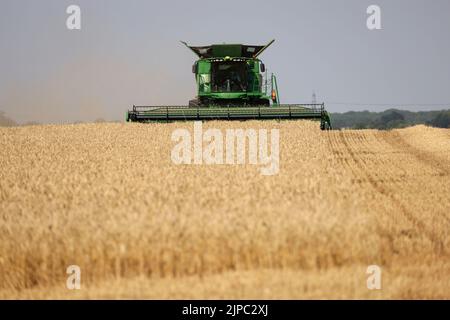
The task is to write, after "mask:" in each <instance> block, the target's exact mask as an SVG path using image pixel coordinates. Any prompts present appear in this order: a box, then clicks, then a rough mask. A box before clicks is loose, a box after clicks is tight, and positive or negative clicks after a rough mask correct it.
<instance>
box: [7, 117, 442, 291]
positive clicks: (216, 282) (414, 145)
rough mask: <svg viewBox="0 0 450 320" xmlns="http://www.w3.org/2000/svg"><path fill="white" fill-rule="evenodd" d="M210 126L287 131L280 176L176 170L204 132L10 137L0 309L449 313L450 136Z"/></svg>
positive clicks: (125, 129) (132, 127)
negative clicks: (224, 307)
mask: <svg viewBox="0 0 450 320" xmlns="http://www.w3.org/2000/svg"><path fill="white" fill-rule="evenodd" d="M203 126H204V128H219V129H225V128H244V129H245V128H254V129H258V128H265V129H271V128H278V129H279V130H280V171H279V174H278V175H275V176H263V175H261V174H260V173H259V169H258V167H257V166H255V165H250V164H247V165H175V164H174V163H172V161H171V158H170V154H171V149H172V147H173V145H174V143H173V142H172V141H171V133H172V132H173V130H175V129H177V128H188V129H189V130H192V123H171V124H131V123H122V124H119V123H116V124H112V123H102V124H77V125H42V126H28V127H14V128H0V298H3V299H12V298H19V299H36V298H39V299H47V298H57V299H73V298H75V299H79V298H90V299H97V298H106V299H115V298H125V299H129V298H131V299H132V298H143V299H147V298H148V299H155V298H156V299H158V298H159V299H172V298H181V299H184V298H195V299H197V298H206V299H213V298H217V299H221V298H232V299H261V298H264V299H272V298H279V299H303V298H306V299H309V298H319V299H324V298H337V299H341V298H350V299H380V298H391V299H429V298H436V299H450V249H449V246H450V237H449V233H450V130H448V129H436V128H429V127H425V126H416V127H412V128H407V129H400V130H392V131H377V130H357V131H353V130H344V131H330V132H322V131H320V130H319V125H318V123H317V122H309V121H299V122H297V121H286V122H275V121H273V122H272V121H265V122H258V121H249V122H208V123H204V125H203ZM74 264H75V265H78V266H80V268H81V289H80V290H68V289H67V288H66V279H67V276H68V275H67V274H66V268H67V266H69V265H74ZM369 265H378V266H379V267H380V268H381V270H382V288H381V290H368V288H367V285H366V280H367V277H368V275H367V274H366V270H367V267H368V266H369Z"/></svg>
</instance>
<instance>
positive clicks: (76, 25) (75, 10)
mask: <svg viewBox="0 0 450 320" xmlns="http://www.w3.org/2000/svg"><path fill="white" fill-rule="evenodd" d="M66 13H67V14H68V15H69V16H68V17H67V19H66V27H67V29H69V30H81V8H80V7H79V6H77V5H74V4H72V5H70V6H68V7H67V9H66Z"/></svg>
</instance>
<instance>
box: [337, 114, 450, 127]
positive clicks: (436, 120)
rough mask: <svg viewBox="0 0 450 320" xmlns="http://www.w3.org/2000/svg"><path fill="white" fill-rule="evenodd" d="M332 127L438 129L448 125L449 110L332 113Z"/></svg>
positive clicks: (449, 120) (449, 118)
mask: <svg viewBox="0 0 450 320" xmlns="http://www.w3.org/2000/svg"><path fill="white" fill-rule="evenodd" d="M332 119H333V127H334V128H336V129H340V128H351V129H381V130H389V129H394V128H405V127H409V126H413V125H417V124H427V125H431V126H435V127H440V128H448V127H449V125H450V110H443V111H419V112H411V111H405V110H398V109H388V110H386V111H383V112H370V111H350V112H345V113H333V114H332Z"/></svg>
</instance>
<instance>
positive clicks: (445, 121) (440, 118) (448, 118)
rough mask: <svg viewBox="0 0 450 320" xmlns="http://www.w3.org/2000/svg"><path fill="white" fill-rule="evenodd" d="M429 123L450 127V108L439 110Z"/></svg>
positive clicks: (439, 126)
mask: <svg viewBox="0 0 450 320" xmlns="http://www.w3.org/2000/svg"><path fill="white" fill-rule="evenodd" d="M428 124H430V125H432V126H433V127H438V128H450V110H446V111H441V112H439V113H438V114H437V115H436V116H435V117H434V118H433V119H431V120H430V121H429V123H428Z"/></svg>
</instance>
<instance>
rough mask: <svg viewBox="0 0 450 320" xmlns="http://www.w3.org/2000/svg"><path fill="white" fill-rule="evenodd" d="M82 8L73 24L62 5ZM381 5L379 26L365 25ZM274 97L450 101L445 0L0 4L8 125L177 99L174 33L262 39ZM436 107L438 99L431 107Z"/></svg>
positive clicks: (182, 61)
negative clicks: (374, 7) (78, 21)
mask: <svg viewBox="0 0 450 320" xmlns="http://www.w3.org/2000/svg"><path fill="white" fill-rule="evenodd" d="M71 4H76V5H79V6H80V7H81V27H82V28H81V30H72V31H71V30H68V29H67V28H66V19H67V17H68V14H66V8H67V7H68V6H69V5H71ZM371 4H376V5H379V6H380V7H381V22H382V30H374V31H370V30H368V29H367V27H366V19H367V17H368V15H367V13H366V9H367V7H368V6H369V5H371ZM272 38H275V39H276V41H275V43H274V44H273V45H272V47H270V48H269V49H268V50H267V51H266V52H265V53H264V54H263V55H262V56H261V59H262V60H263V61H264V62H265V64H266V66H267V67H268V69H269V70H270V71H272V72H274V73H275V74H276V75H277V77H278V84H279V88H280V98H281V100H282V102H284V103H301V102H310V101H311V95H312V92H313V90H314V91H315V92H316V94H317V100H319V101H324V102H325V103H326V104H327V106H328V109H329V110H330V111H332V112H342V111H348V110H364V109H368V110H375V111H379V110H384V109H386V108H388V107H395V106H399V105H403V106H401V108H402V109H410V110H431V109H443V108H450V0H433V1H426V0H389V1H384V0H370V1H366V0H340V1H337V0H326V1H325V0H308V1H243V0H240V1H235V0H227V1H214V0H209V1H170V0H164V1H148V0H146V1H144V0H129V1H125V0H122V1H119V0H71V1H65V0H40V1H34V0H29V1H25V0H2V1H1V2H0V110H3V111H5V112H6V114H7V115H8V116H10V117H12V118H13V119H15V120H16V121H19V122H25V121H32V120H34V121H39V122H67V121H75V120H94V119H95V118H99V117H102V118H105V119H108V120H113V119H123V118H124V114H125V111H126V110H127V109H128V108H129V107H130V106H131V105H132V104H146V105H149V104H150V105H151V104H161V103H165V104H187V102H188V100H189V99H191V98H193V96H194V95H195V86H194V79H193V75H192V73H191V65H192V63H193V62H194V60H195V56H194V55H193V53H192V52H190V51H189V50H187V49H186V48H185V47H184V46H182V45H181V44H180V43H179V40H184V41H187V42H188V43H192V44H196V45H202V44H211V43H221V42H232V43H241V42H242V43H248V44H264V43H267V42H268V41H269V40H270V39H272ZM440 104H442V105H440Z"/></svg>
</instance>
